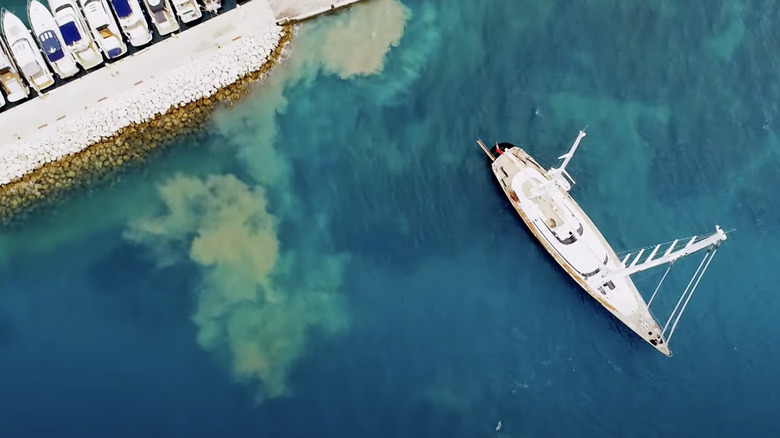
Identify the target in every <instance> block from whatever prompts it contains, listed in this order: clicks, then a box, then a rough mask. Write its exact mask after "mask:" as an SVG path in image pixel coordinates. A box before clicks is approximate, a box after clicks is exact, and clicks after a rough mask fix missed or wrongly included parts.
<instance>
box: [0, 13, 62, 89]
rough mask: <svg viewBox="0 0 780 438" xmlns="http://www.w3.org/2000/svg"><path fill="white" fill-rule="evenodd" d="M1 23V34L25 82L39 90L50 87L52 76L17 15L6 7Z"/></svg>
mask: <svg viewBox="0 0 780 438" xmlns="http://www.w3.org/2000/svg"><path fill="white" fill-rule="evenodd" d="M2 23H3V36H4V37H5V41H6V43H8V47H9V48H10V49H11V56H13V58H14V60H15V61H16V65H18V66H19V70H21V72H22V75H23V76H24V78H25V79H26V80H27V83H29V84H30V85H31V86H32V87H33V88H35V90H36V91H39V92H40V91H41V90H45V89H46V88H49V87H51V86H52V85H53V84H54V76H53V75H52V73H51V70H49V66H48V65H46V61H45V60H44V59H43V56H42V55H41V50H40V49H39V48H38V45H37V44H36V43H35V40H34V39H33V37H32V34H30V30H29V29H27V27H25V25H24V23H22V20H20V19H19V17H17V16H16V15H14V14H13V13H12V12H9V11H8V10H6V9H3V11H2Z"/></svg>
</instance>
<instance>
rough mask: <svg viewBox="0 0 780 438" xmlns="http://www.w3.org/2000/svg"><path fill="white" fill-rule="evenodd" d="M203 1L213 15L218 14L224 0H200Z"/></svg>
mask: <svg viewBox="0 0 780 438" xmlns="http://www.w3.org/2000/svg"><path fill="white" fill-rule="evenodd" d="M200 1H201V2H203V9H205V10H206V12H208V13H210V14H211V15H217V12H219V9H220V8H221V7H222V0H200Z"/></svg>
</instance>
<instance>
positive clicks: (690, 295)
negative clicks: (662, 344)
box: [666, 247, 718, 343]
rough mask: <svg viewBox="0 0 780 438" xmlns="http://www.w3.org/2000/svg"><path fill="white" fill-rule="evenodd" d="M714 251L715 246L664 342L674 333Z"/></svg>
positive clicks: (715, 250) (713, 255)
mask: <svg viewBox="0 0 780 438" xmlns="http://www.w3.org/2000/svg"><path fill="white" fill-rule="evenodd" d="M716 252H718V248H717V247H716V248H715V249H714V250H713V251H712V254H710V257H709V259H708V260H707V264H706V265H704V269H703V270H702V271H701V275H699V278H698V279H696V284H694V285H693V289H692V290H691V293H690V294H688V299H686V300H685V304H683V306H682V309H680V314H679V315H677V319H676V320H675V321H674V325H672V330H670V331H669V337H667V338H666V342H667V343H668V342H669V341H670V340H671V339H672V335H673V334H674V330H675V329H676V328H677V323H678V322H680V318H681V317H682V314H683V312H685V307H686V306H688V301H690V300H691V297H692V296H693V292H694V291H696V287H698V286H699V282H700V281H701V279H702V277H704V272H705V271H706V270H707V268H708V267H709V266H710V262H711V261H712V259H713V258H714V257H715V253H716Z"/></svg>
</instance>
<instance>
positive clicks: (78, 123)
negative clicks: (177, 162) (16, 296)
mask: <svg viewBox="0 0 780 438" xmlns="http://www.w3.org/2000/svg"><path fill="white" fill-rule="evenodd" d="M358 1H361V0H342V1H340V2H337V3H334V4H333V6H331V5H330V3H328V5H327V6H323V4H325V3H327V2H326V1H324V0H303V1H301V0H250V1H249V2H246V3H244V4H241V5H239V6H237V7H236V8H235V9H232V10H229V11H226V12H223V13H222V14H220V15H218V16H216V17H213V18H211V19H209V20H206V21H205V22H203V23H200V24H198V25H197V27H195V28H193V29H189V30H187V31H185V32H183V33H181V34H178V35H176V36H175V37H172V38H169V39H166V40H164V41H161V42H158V43H156V44H154V45H152V46H150V47H147V48H146V49H143V50H141V51H139V52H136V53H134V54H133V55H131V56H127V57H125V58H122V59H120V60H118V61H116V62H113V63H111V64H109V65H106V66H105V67H103V68H101V69H99V70H96V71H93V72H91V73H89V74H87V75H84V76H83V77H81V78H79V79H76V80H73V81H71V82H68V83H66V84H64V85H62V86H59V87H57V88H55V89H53V90H52V91H50V92H49V93H45V94H43V95H41V96H39V97H36V98H32V99H30V100H28V101H25V102H23V103H21V104H18V105H16V106H14V107H12V108H6V109H5V110H4V111H2V112H0V222H8V221H10V220H12V218H13V217H14V216H15V215H16V214H17V212H23V211H28V210H29V209H30V208H31V207H34V206H35V205H38V204H40V203H45V202H46V201H47V200H49V201H51V200H52V197H55V198H57V197H58V194H59V193H62V192H64V191H66V190H69V189H70V188H71V187H77V186H79V185H83V184H88V183H89V182H90V181H91V180H92V178H91V177H90V172H93V171H96V172H97V174H102V175H105V173H106V169H107V168H118V166H121V165H123V163H128V162H138V161H139V160H140V159H142V157H143V156H144V155H145V154H147V153H148V151H149V149H150V148H154V147H155V146H154V144H156V143H157V142H159V141H163V142H164V141H165V139H167V138H172V136H175V135H176V132H186V131H187V128H186V126H187V125H188V124H190V123H198V121H199V120H202V119H203V117H205V115H206V114H207V113H208V109H207V108H208V106H209V105H211V104H212V103H213V102H220V101H228V102H230V101H233V100H235V99H237V98H239V95H240V94H241V92H239V93H238V94H237V93H236V90H241V89H245V86H246V84H248V83H251V82H252V81H254V80H257V79H262V78H263V76H264V74H265V73H266V72H267V71H268V69H269V68H271V66H272V65H273V64H274V63H275V62H276V60H278V59H279V57H280V56H281V50H282V47H283V46H284V44H285V42H286V41H287V40H288V39H289V37H290V36H291V35H292V32H291V29H290V24H285V25H280V24H277V23H295V22H298V21H301V20H304V19H308V18H311V17H313V16H316V15H319V14H322V13H327V12H329V11H331V10H336V9H339V8H344V7H346V6H349V5H352V4H355V3H357V2H358ZM274 8H276V9H274ZM231 90H232V91H231ZM128 136H129V137H128ZM150 136H151V137H150ZM91 169H93V170H91Z"/></svg>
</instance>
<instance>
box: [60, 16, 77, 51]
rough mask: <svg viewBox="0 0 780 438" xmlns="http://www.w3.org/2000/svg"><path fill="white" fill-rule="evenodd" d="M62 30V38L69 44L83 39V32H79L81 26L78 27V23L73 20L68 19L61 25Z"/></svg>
mask: <svg viewBox="0 0 780 438" xmlns="http://www.w3.org/2000/svg"><path fill="white" fill-rule="evenodd" d="M60 32H62V39H64V40H65V44H66V45H68V46H72V45H73V44H76V43H78V42H79V41H81V38H82V37H81V32H79V28H78V27H76V23H75V22H73V21H68V22H67V23H65V24H63V25H62V26H60Z"/></svg>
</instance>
